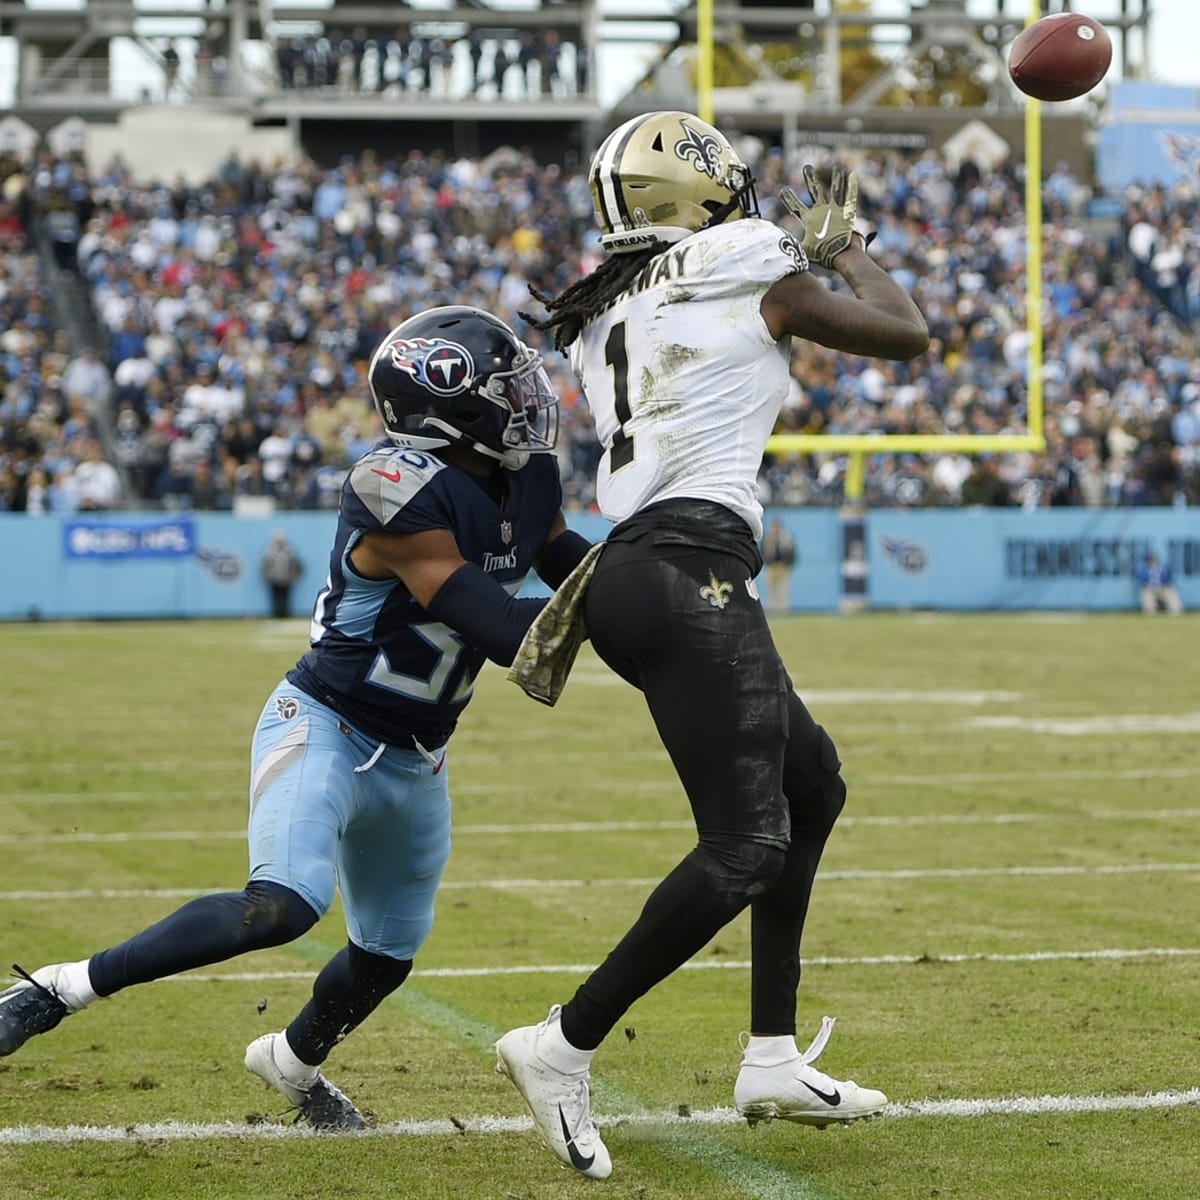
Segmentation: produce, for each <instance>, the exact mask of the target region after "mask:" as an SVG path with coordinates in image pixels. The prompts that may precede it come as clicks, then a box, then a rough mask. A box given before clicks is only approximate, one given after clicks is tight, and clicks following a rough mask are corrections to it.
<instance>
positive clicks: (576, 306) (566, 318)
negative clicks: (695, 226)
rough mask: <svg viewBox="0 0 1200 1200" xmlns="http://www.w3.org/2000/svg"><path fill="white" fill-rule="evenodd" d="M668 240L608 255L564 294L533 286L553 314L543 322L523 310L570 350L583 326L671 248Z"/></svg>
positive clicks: (560, 346)
mask: <svg viewBox="0 0 1200 1200" xmlns="http://www.w3.org/2000/svg"><path fill="white" fill-rule="evenodd" d="M669 249H670V245H669V244H668V243H667V242H662V243H659V244H658V245H654V246H647V247H646V248H645V249H644V250H635V251H633V252H632V253H629V254H614V255H613V256H612V257H611V258H606V259H605V260H604V261H603V262H602V263H601V264H600V265H599V266H598V267H597V268H596V269H595V270H594V271H593V272H592V273H591V274H590V275H585V276H584V277H583V278H582V279H577V280H576V281H575V282H574V283H573V284H571V286H570V287H569V288H567V290H566V291H565V292H563V294H562V295H561V296H557V297H553V298H551V297H550V296H547V295H546V294H545V293H544V292H541V291H539V290H538V289H537V288H535V287H534V286H533V284H530V285H529V294H530V295H531V296H532V297H533V298H534V299H535V300H537V301H539V302H540V303H541V304H543V305H544V306H545V308H546V311H547V312H548V313H549V314H550V315H549V316H548V317H547V318H546V319H545V320H544V321H539V320H538V319H537V318H536V317H532V316H530V315H529V313H519V314H518V315H519V316H520V317H521V319H522V320H523V321H528V322H529V324H530V325H532V326H533V327H534V329H540V330H542V331H543V332H547V331H550V330H553V331H554V348H555V349H556V350H561V351H563V352H564V353H565V352H566V349H567V347H568V346H569V345H570V344H571V343H572V342H573V341H574V340H575V339H576V338H577V337H578V336H579V335H580V334H581V333H582V332H583V327H584V326H585V325H586V324H587V323H588V322H589V321H590V320H592V319H593V318H594V317H598V316H599V315H600V314H601V313H602V312H603V311H604V310H605V309H606V308H607V307H608V306H609V305H610V304H611V303H612V302H613V301H614V300H615V299H616V298H617V297H618V296H619V295H620V294H621V293H622V292H623V291H625V290H627V289H628V288H629V287H630V286H631V285H632V284H633V281H634V280H635V279H636V278H637V277H638V276H639V275H640V274H641V273H642V270H643V269H644V268H645V267H646V266H647V264H648V263H649V262H650V260H651V259H652V258H656V257H657V256H658V255H660V254H661V253H662V252H663V251H664V250H669Z"/></svg>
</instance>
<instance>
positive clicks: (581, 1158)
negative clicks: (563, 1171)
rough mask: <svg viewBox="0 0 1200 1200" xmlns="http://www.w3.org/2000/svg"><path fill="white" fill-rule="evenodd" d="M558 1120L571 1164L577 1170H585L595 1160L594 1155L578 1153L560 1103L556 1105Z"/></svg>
mask: <svg viewBox="0 0 1200 1200" xmlns="http://www.w3.org/2000/svg"><path fill="white" fill-rule="evenodd" d="M558 1120H559V1124H560V1125H562V1132H563V1138H564V1139H565V1140H566V1143H567V1153H568V1154H569V1155H570V1156H571V1166H573V1167H574V1168H575V1170H577V1171H586V1170H587V1169H588V1168H589V1167H590V1166H591V1165H592V1163H594V1162H595V1161H596V1156H595V1155H594V1154H593V1155H591V1157H588V1156H586V1155H583V1154H580V1153H579V1147H578V1146H576V1145H575V1139H574V1138H573V1137H572V1136H571V1131H570V1130H569V1129H568V1128H567V1118H566V1117H564V1116H563V1110H562V1105H561V1104H560V1105H559V1106H558Z"/></svg>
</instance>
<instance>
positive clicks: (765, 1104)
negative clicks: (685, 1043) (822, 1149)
mask: <svg viewBox="0 0 1200 1200" xmlns="http://www.w3.org/2000/svg"><path fill="white" fill-rule="evenodd" d="M833 1025H834V1018H833V1017H823V1018H822V1020H821V1032H820V1033H818V1034H817V1036H816V1037H815V1038H814V1039H813V1043H812V1045H811V1046H809V1048H808V1049H807V1050H805V1051H804V1053H803V1054H798V1055H797V1056H796V1057H795V1058H793V1059H789V1060H788V1061H787V1062H782V1063H776V1064H775V1065H773V1066H769V1067H764V1066H758V1065H756V1064H754V1063H749V1062H746V1061H745V1060H743V1061H742V1066H741V1070H740V1071H738V1077H737V1083H736V1084H735V1085H734V1088H733V1102H734V1104H735V1105H736V1107H737V1110H738V1113H739V1115H740V1116H743V1117H745V1118H746V1120H747V1121H748V1122H749V1123H750V1125H751V1126H754V1125H757V1124H758V1122H759V1121H775V1120H779V1121H796V1122H798V1123H799V1124H801V1125H816V1126H819V1127H821V1128H823V1127H824V1126H826V1125H845V1124H848V1123H849V1122H850V1121H860V1120H862V1119H863V1118H865V1117H874V1116H876V1115H878V1114H879V1113H880V1112H882V1111H883V1108H884V1106H885V1105H886V1104H887V1097H886V1096H885V1095H884V1094H883V1093H882V1092H877V1091H876V1090H875V1089H874V1088H864V1087H859V1086H858V1084H857V1083H855V1082H854V1080H853V1079H847V1080H841V1079H831V1078H830V1077H829V1076H828V1075H826V1074H824V1073H823V1072H821V1071H818V1070H817V1069H816V1068H815V1067H814V1066H813V1065H812V1064H813V1063H814V1062H815V1061H816V1059H817V1058H818V1057H819V1055H820V1053H821V1051H822V1050H824V1049H825V1043H826V1042H828V1041H829V1035H830V1034H831V1033H833Z"/></svg>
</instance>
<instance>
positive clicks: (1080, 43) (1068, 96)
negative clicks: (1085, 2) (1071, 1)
mask: <svg viewBox="0 0 1200 1200" xmlns="http://www.w3.org/2000/svg"><path fill="white" fill-rule="evenodd" d="M1111 62H1112V40H1111V39H1110V38H1109V36H1108V34H1107V33H1105V31H1104V26H1103V25H1101V24H1100V23H1099V22H1098V21H1094V20H1092V18H1091V17H1085V16H1084V15H1083V14H1082V13H1055V14H1054V15H1053V16H1049V17H1043V18H1042V19H1041V20H1040V21H1034V23H1033V24H1032V25H1027V26H1026V27H1025V28H1024V29H1023V30H1022V31H1021V33H1020V34H1018V36H1017V37H1016V38H1014V39H1013V44H1012V48H1011V50H1010V51H1009V54H1008V73H1009V75H1011V76H1012V81H1013V83H1015V84H1016V85H1017V87H1019V88H1020V89H1021V91H1023V92H1024V93H1025V94H1026V95H1027V96H1034V97H1036V98H1037V99H1038V100H1073V99H1074V98H1075V97H1076V96H1082V95H1083V94H1084V93H1085V92H1090V91H1091V90H1092V88H1094V87H1095V86H1096V84H1098V83H1099V82H1100V80H1102V79H1103V78H1104V73H1105V72H1106V71H1107V70H1108V68H1109V64H1110V63H1111Z"/></svg>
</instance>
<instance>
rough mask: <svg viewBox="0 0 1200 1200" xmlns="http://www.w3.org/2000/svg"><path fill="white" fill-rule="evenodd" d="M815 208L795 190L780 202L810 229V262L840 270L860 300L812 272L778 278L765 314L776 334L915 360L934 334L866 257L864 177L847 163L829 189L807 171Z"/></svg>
mask: <svg viewBox="0 0 1200 1200" xmlns="http://www.w3.org/2000/svg"><path fill="white" fill-rule="evenodd" d="M802 174H803V176H804V183H805V186H806V187H807V188H808V193H809V196H810V198H811V201H812V203H811V204H806V203H805V202H804V201H803V200H802V199H801V198H800V197H799V196H798V195H797V194H796V193H795V192H794V191H793V190H792V189H791V188H790V187H788V188H784V189H783V191H782V192H780V194H779V198H780V200H781V201H782V202H783V206H784V208H786V209H787V210H788V211H789V212H790V213H791V214H792V215H793V216H794V217H796V218H797V219H798V220H799V221H800V222H801V224H802V225H803V227H804V240H803V242H802V243H801V244H802V246H803V248H804V253H805V254H806V255H807V256H808V258H809V260H810V261H812V262H815V263H819V264H820V265H821V266H823V267H826V268H828V269H829V270H831V271H836V272H837V273H838V274H839V275H840V276H841V277H842V278H843V279H844V280H845V281H846V282H847V283H848V284H849V285H850V289H851V291H853V293H854V299H853V300H851V299H850V298H849V297H848V296H840V295H838V294H837V293H835V292H830V291H828V290H827V289H826V288H825V287H824V286H823V285H822V283H821V282H820V281H819V280H817V279H814V278H813V277H812V276H810V275H809V274H808V272H806V271H805V272H800V273H797V274H795V275H788V276H785V277H784V278H783V279H780V280H777V281H776V282H775V283H774V284H773V285H772V286H771V288H770V289H769V290H768V292H767V294H766V296H764V297H763V301H762V305H761V312H762V315H763V319H764V320H765V321H766V323H767V327H768V328H769V329H770V331H771V334H772V336H774V337H775V338H780V337H782V336H783V335H784V334H785V333H791V334H795V335H796V336H797V337H802V338H807V339H808V340H809V341H811V342H819V343H820V344H821V345H822V346H828V347H829V348H830V349H832V350H845V351H848V352H849V353H851V354H865V355H869V356H871V357H878V358H894V359H908V358H915V357H916V356H917V355H918V354H921V353H923V352H924V351H925V349H926V348H927V347H928V345H929V330H928V329H927V328H926V325H925V318H924V317H923V316H921V311H920V309H918V308H917V306H916V305H915V304H914V303H913V301H912V297H911V296H909V294H908V293H907V292H906V291H905V290H904V289H903V288H902V287H900V285H899V284H898V283H896V281H895V280H894V279H893V278H892V277H891V276H890V275H889V274H888V273H887V272H886V271H884V270H883V269H882V268H881V267H879V266H878V265H877V264H876V263H875V262H874V261H873V260H872V259H871V258H869V257H868V256H867V253H866V242H865V241H864V239H863V236H862V234H861V233H860V232H858V231H857V230H856V229H855V223H856V221H857V218H858V179H857V177H856V176H855V174H854V173H853V172H852V171H851V172H849V173H847V172H846V171H845V169H844V168H843V167H842V165H841V164H840V163H835V164H834V166H833V172H832V176H831V178H830V183H829V190H828V191H826V189H825V188H824V187H823V186H822V185H821V183H820V181H819V180H818V179H817V173H816V171H815V170H814V168H813V167H812V166H811V165H806V166H805V167H804V168H803V171H802Z"/></svg>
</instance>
